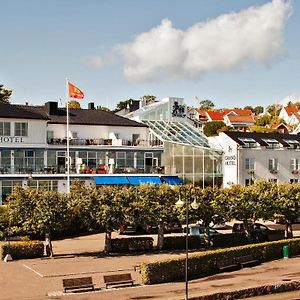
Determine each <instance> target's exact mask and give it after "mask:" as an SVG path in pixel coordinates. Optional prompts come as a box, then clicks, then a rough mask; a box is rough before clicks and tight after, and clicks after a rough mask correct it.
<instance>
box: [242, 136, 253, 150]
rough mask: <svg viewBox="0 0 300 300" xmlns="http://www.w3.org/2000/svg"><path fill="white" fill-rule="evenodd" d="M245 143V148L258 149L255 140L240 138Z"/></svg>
mask: <svg viewBox="0 0 300 300" xmlns="http://www.w3.org/2000/svg"><path fill="white" fill-rule="evenodd" d="M239 140H240V141H241V142H242V143H243V145H242V146H243V148H256V141H255V140H254V139H246V138H239Z"/></svg>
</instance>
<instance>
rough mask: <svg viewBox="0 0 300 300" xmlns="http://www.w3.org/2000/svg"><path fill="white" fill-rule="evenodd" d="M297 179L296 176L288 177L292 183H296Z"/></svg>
mask: <svg viewBox="0 0 300 300" xmlns="http://www.w3.org/2000/svg"><path fill="white" fill-rule="evenodd" d="M298 182H299V181H298V179H297V178H291V179H290V183H291V184H293V183H298Z"/></svg>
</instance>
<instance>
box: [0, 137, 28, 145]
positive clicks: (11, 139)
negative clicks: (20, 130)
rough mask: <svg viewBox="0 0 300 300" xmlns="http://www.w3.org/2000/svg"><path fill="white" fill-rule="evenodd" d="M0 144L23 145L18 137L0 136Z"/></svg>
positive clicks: (21, 139)
mask: <svg viewBox="0 0 300 300" xmlns="http://www.w3.org/2000/svg"><path fill="white" fill-rule="evenodd" d="M0 143H24V140H23V137H19V136H0Z"/></svg>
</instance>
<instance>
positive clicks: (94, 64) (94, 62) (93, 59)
mask: <svg viewBox="0 0 300 300" xmlns="http://www.w3.org/2000/svg"><path fill="white" fill-rule="evenodd" d="M85 61H86V63H87V65H88V66H89V67H91V68H94V69H100V68H102V67H103V60H102V58H101V57H100V56H89V57H87V58H86V59H85Z"/></svg>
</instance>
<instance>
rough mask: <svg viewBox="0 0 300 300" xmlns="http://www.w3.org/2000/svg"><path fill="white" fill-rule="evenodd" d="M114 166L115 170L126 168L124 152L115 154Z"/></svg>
mask: <svg viewBox="0 0 300 300" xmlns="http://www.w3.org/2000/svg"><path fill="white" fill-rule="evenodd" d="M116 166H117V168H124V167H125V166H126V152H117V153H116Z"/></svg>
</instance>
